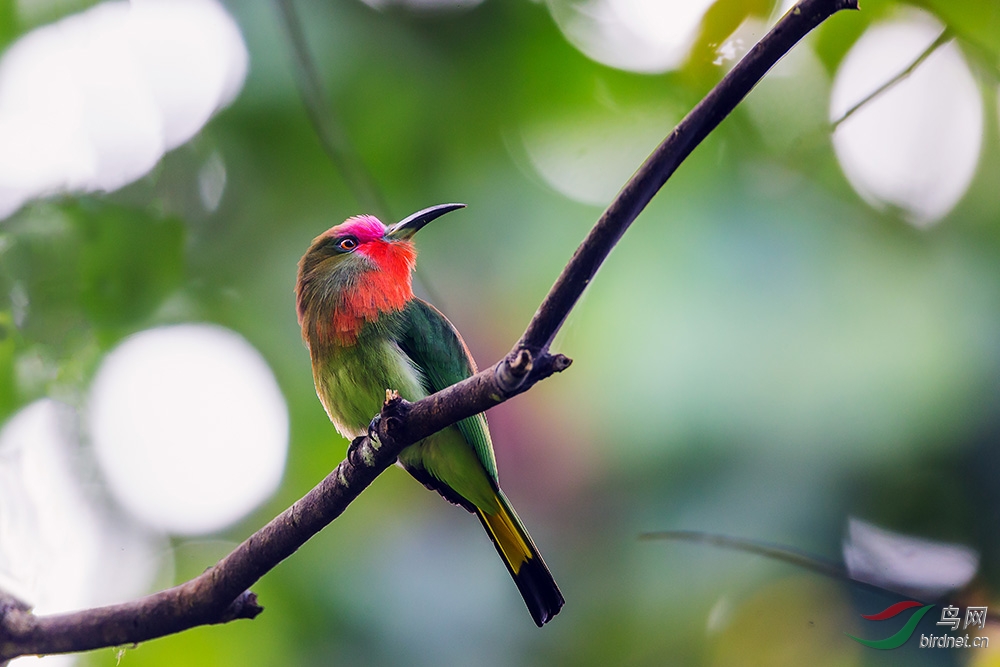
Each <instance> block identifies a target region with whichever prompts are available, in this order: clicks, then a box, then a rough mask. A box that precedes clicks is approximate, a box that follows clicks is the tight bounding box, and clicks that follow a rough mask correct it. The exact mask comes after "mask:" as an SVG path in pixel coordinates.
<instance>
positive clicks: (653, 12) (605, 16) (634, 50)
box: [548, 0, 712, 74]
mask: <svg viewBox="0 0 1000 667" xmlns="http://www.w3.org/2000/svg"><path fill="white" fill-rule="evenodd" d="M548 5H549V11H550V12H551V13H552V18H553V19H555V22H556V24H557V25H558V26H559V29H560V30H561V31H562V33H563V35H565V36H566V39H568V40H569V41H570V43H572V44H573V46H575V47H576V48H578V49H579V50H580V51H582V52H583V53H584V54H586V55H587V57H588V58H591V59H592V60H596V61H597V62H599V63H602V64H604V65H608V66H609V67H615V68H618V69H623V70H628V71H630V72H643V73H649V74H653V73H659V72H666V71H668V70H672V69H676V68H677V67H679V66H680V65H681V64H682V63H683V62H684V60H685V58H687V55H688V52H689V51H690V50H691V46H692V45H693V44H694V40H695V36H696V35H697V33H698V27H699V26H700V25H701V20H702V18H703V17H704V16H705V12H706V11H708V9H709V7H711V6H712V2H711V1H710V0H548Z"/></svg>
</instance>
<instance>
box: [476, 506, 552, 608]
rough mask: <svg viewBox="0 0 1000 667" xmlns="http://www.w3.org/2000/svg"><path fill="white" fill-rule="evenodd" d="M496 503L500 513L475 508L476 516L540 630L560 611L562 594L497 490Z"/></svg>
mask: <svg viewBox="0 0 1000 667" xmlns="http://www.w3.org/2000/svg"><path fill="white" fill-rule="evenodd" d="M497 500H498V501H499V503H498V507H499V508H500V509H499V511H498V512H497V513H496V514H488V513H486V512H484V511H483V510H481V509H478V508H476V516H478V517H479V520H480V521H481V522H482V524H483V527H484V528H485V529H486V532H487V534H489V536H490V539H491V540H493V546H495V547H496V548H497V553H499V554H500V558H502V559H503V562H504V565H506V566H507V571H508V572H510V576H511V577H512V578H513V579H514V584H515V585H516V586H517V590H518V591H520V593H521V597H523V598H524V603H525V604H526V605H528V611H529V612H531V618H532V619H533V620H534V621H535V625H537V626H538V627H542V625H544V624H545V623H548V622H549V621H550V620H552V617H553V616H555V615H556V614H558V613H559V610H560V609H561V608H562V606H563V596H562V593H560V592H559V587H558V586H556V582H555V579H553V578H552V574H551V573H550V572H549V568H547V567H545V562H544V561H543V560H542V556H541V554H539V553H538V549H536V548H535V544H534V542H532V541H531V536H530V535H528V531H526V530H525V529H524V524H522V523H521V520H520V519H518V518H517V514H516V513H515V512H514V508H512V507H511V506H510V503H509V502H507V498H506V497H504V495H503V492H502V491H500V490H499V489H498V490H497Z"/></svg>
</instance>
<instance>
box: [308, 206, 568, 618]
mask: <svg viewBox="0 0 1000 667" xmlns="http://www.w3.org/2000/svg"><path fill="white" fill-rule="evenodd" d="M464 207H465V205H464V204H441V205H438V206H432V207H430V208H426V209H423V210H421V211H417V212H416V213H414V214H413V215H410V216H408V217H406V218H405V219H403V220H401V221H400V222H397V223H395V224H392V225H389V226H386V225H384V224H383V223H382V222H381V221H380V220H379V219H378V218H377V217H375V216H373V215H358V216H353V217H350V218H348V219H347V220H345V221H344V222H343V223H341V224H339V225H336V226H334V227H331V228H330V229H328V230H327V231H325V232H323V233H322V234H320V235H319V236H317V237H316V238H315V239H314V240H313V241H312V243H311V244H310V246H309V249H308V250H307V251H306V253H305V254H304V255H303V256H302V259H301V260H300V261H299V266H298V276H297V280H296V286H295V296H296V310H297V314H298V321H299V325H300V327H301V329H302V338H303V340H304V341H305V344H306V347H307V348H308V349H309V355H310V359H311V361H312V371H313V380H314V383H315V385H316V394H317V396H318V397H319V400H320V402H321V403H322V404H323V407H324V409H325V410H326V413H327V415H328V416H329V418H330V421H331V422H332V423H333V425H334V427H335V428H336V429H337V431H338V432H339V433H340V434H341V435H343V436H344V437H345V438H348V439H353V438H356V437H358V436H361V435H364V434H366V433H367V432H368V428H369V425H370V424H371V422H372V419H373V417H374V416H375V415H377V414H378V413H379V412H380V410H381V408H382V403H383V401H384V400H385V397H386V392H387V390H395V391H396V392H398V393H399V395H400V396H401V397H402V398H404V399H406V400H409V401H416V400H419V399H421V398H424V397H425V396H429V395H430V394H432V393H434V392H436V391H440V390H441V389H444V388H445V387H448V386H450V385H452V384H454V383H456V382H458V381H460V380H463V379H465V378H467V377H469V376H471V375H473V374H474V373H475V372H476V365H475V361H474V360H473V358H472V355H471V354H470V353H469V349H468V347H466V345H465V342H464V341H463V340H462V337H461V335H460V334H459V333H458V330H457V329H456V328H455V326H454V325H452V323H451V322H450V321H448V319H447V318H446V317H445V316H444V315H443V314H442V313H441V312H440V311H439V310H438V309H437V308H435V307H434V306H432V305H431V304H429V303H427V302H426V301H424V300H422V299H420V298H418V297H416V296H414V294H413V285H412V276H413V270H414V268H415V267H416V257H417V251H416V247H415V245H414V243H413V240H412V239H413V236H414V234H416V233H417V232H418V231H419V230H420V229H421V228H423V227H424V226H425V225H427V224H428V223H429V222H431V221H433V220H435V219H437V218H439V217H440V216H442V215H444V214H445V213H449V212H451V211H454V210H456V209H460V208H464ZM397 463H398V464H399V465H400V466H401V467H402V468H403V469H404V470H406V471H407V472H408V473H410V475H412V476H413V477H414V478H415V479H416V480H417V481H418V482H420V483H422V484H423V485H424V486H426V487H427V488H429V489H431V490H433V491H437V492H438V493H439V494H440V495H441V496H443V497H444V498H445V500H448V501H449V502H451V503H453V504H455V505H458V506H460V507H463V508H464V509H466V510H468V511H469V512H471V513H473V514H475V515H476V517H478V519H479V521H480V523H482V525H483V528H485V530H486V533H487V534H488V535H489V538H490V540H491V541H492V542H493V545H494V547H495V548H496V550H497V553H498V554H500V558H501V559H502V560H503V562H504V564H505V565H506V566H507V571H508V572H509V573H510V576H511V577H512V578H513V580H514V584H515V585H516V586H517V589H518V591H519V592H520V594H521V596H522V597H523V598H524V602H525V605H526V606H527V607H528V611H529V612H530V614H531V618H532V620H533V621H534V622H535V624H536V625H537V626H538V627H542V626H543V625H544V624H545V623H547V622H548V621H550V620H551V619H552V617H553V616H555V615H556V614H558V613H559V610H560V609H561V608H562V606H563V603H564V600H563V596H562V593H561V592H560V590H559V587H558V586H557V585H556V582H555V579H553V577H552V574H551V573H550V572H549V569H548V567H547V566H546V565H545V562H544V561H543V560H542V557H541V554H539V552H538V549H537V548H536V547H535V544H534V542H533V541H532V539H531V537H530V536H529V535H528V532H527V531H526V530H525V528H524V524H522V523H521V520H520V519H519V518H518V516H517V514H516V513H515V511H514V509H513V507H511V505H510V502H509V501H508V500H507V497H506V496H505V495H504V493H503V491H501V490H500V485H499V482H498V478H497V465H496V457H495V455H494V453H493V443H492V440H491V438H490V431H489V427H488V425H487V423H486V416H485V415H484V414H482V413H480V414H477V415H475V416H473V417H469V418H467V419H463V420H461V421H460V422H458V423H457V424H454V425H451V426H448V427H447V428H445V429H444V430H442V431H439V432H437V433H435V434H433V435H431V436H428V437H426V438H424V439H423V440H420V441H419V442H416V443H414V444H412V445H410V446H408V447H406V448H404V449H403V450H402V451H401V452H400V453H399V456H398V459H397Z"/></svg>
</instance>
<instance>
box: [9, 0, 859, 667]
mask: <svg viewBox="0 0 1000 667" xmlns="http://www.w3.org/2000/svg"><path fill="white" fill-rule="evenodd" d="M856 8H857V3H856V1H855V0H803V2H801V3H800V4H798V5H796V6H795V7H794V8H793V9H792V10H791V11H789V12H788V13H787V14H786V15H785V16H784V17H783V18H782V19H781V20H780V21H778V23H777V24H776V25H775V27H774V28H773V29H772V30H771V32H769V33H768V34H767V35H766V36H765V37H764V38H763V39H762V40H761V41H760V42H759V43H758V44H757V45H756V46H754V47H753V48H752V49H751V50H750V51H749V53H747V55H746V56H745V57H744V58H743V59H742V60H741V61H740V62H739V63H738V64H737V65H736V66H735V67H734V68H733V69H732V70H731V71H730V72H729V73H728V74H726V76H725V77H724V78H723V79H722V81H720V82H719V84H718V85H717V86H716V87H715V88H714V89H713V90H712V91H711V92H710V93H709V94H708V96H706V97H705V99H704V100H702V101H701V102H700V103H699V104H698V105H697V106H696V107H695V108H694V109H693V110H692V111H691V113H689V114H688V115H687V117H686V118H685V119H684V120H683V121H681V123H680V124H679V125H678V126H677V127H676V128H675V129H674V131H673V132H671V133H670V135H669V136H668V137H667V138H666V139H665V140H664V142H663V143H662V144H660V146H659V147H657V148H656V150H655V151H653V153H652V154H651V155H650V156H649V158H648V159H647V160H646V162H645V163H644V164H643V165H642V166H641V167H640V168H639V170H638V171H637V172H636V174H635V175H634V176H633V177H632V178H631V179H630V180H629V182H628V183H626V184H625V187H624V188H622V190H621V192H620V193H619V194H618V196H617V197H616V198H615V200H614V201H613V202H612V203H611V205H610V206H609V207H608V209H607V210H606V211H605V212H604V214H603V215H602V216H601V218H600V220H599V221H598V222H597V224H596V225H595V226H594V228H593V229H592V230H591V232H590V233H589V234H588V235H587V237H586V239H585V240H584V241H583V243H582V244H581V245H580V247H579V248H578V249H577V250H576V252H575V253H574V254H573V257H572V258H571V259H570V261H569V263H568V264H567V265H566V268H565V269H564V270H563V272H562V274H561V275H560V276H559V278H558V280H557V281H556V283H555V285H554V286H553V287H552V290H551V291H550V292H549V294H548V295H547V296H546V297H545V300H544V301H543V302H542V304H541V306H540V307H539V308H538V311H537V312H536V313H535V315H534V317H533V318H532V320H531V322H530V323H529V324H528V328H527V330H526V331H525V332H524V335H523V336H522V337H521V340H520V341H519V342H518V343H517V345H515V347H514V349H513V350H511V352H510V353H509V354H508V355H507V356H506V357H505V358H504V359H501V360H500V361H499V362H497V363H496V364H495V365H494V366H492V367H490V368H487V369H484V370H483V371H480V372H479V373H477V374H476V375H473V376H472V377H470V378H467V379H465V380H463V381H462V382H459V383H457V384H455V385H452V386H451V387H448V388H447V389H444V390H442V391H439V392H437V393H436V394H433V395H431V396H428V397H427V398H424V399H422V400H420V401H417V402H415V403H409V402H407V401H404V400H402V399H400V398H399V397H398V396H393V397H387V400H386V404H385V406H384V407H383V409H382V413H381V415H380V416H379V417H377V418H376V421H375V422H373V429H372V431H371V433H370V434H369V436H366V437H361V438H358V439H356V440H355V441H354V442H353V443H351V447H350V449H349V450H348V456H347V458H346V459H345V460H344V461H342V462H341V463H340V465H338V466H337V467H336V468H335V469H334V470H333V472H331V473H330V474H329V475H328V476H327V477H326V479H324V480H323V481H322V482H320V483H319V485H317V486H316V487H315V488H314V489H312V490H311V491H310V492H309V493H307V494H306V495H305V496H303V497H302V498H301V499H300V500H299V501H298V502H296V503H295V504H294V505H292V506H291V507H290V508H288V509H287V510H285V511H284V512H282V513H281V514H280V515H278V516H277V517H276V518H275V519H273V520H272V521H271V522H270V523H268V524H267V525H266V526H264V527H263V528H261V529H260V530H259V531H257V532H256V533H254V534H253V535H251V536H250V537H249V538H247V540H246V541H245V542H243V543H242V544H241V545H239V546H238V547H237V548H236V549H235V550H234V551H233V552H232V553H230V554H229V555H228V556H226V557H225V558H223V559H222V560H221V561H219V562H218V563H217V564H216V565H215V566H213V567H212V568H210V569H208V570H207V571H206V572H204V573H203V574H201V575H200V576H198V577H196V578H194V579H192V580H191V581H188V582H186V583H184V584H181V585H179V586H176V587H174V588H170V589H167V590H165V591H161V592H159V593H155V594H153V595H150V596H147V597H144V598H140V599H138V600H134V601H132V602H127V603H124V604H119V605H112V606H108V607H100V608H97V609H89V610H84V611H79V612H73V613H68V614H56V615H51V616H35V615H33V614H31V613H30V612H29V611H26V610H25V609H24V608H23V606H21V605H18V604H2V598H0V663H2V662H3V661H5V660H8V659H10V658H14V657H17V656H20V655H33V654H50V653H68V652H74V651H84V650H89V649H94V648H100V647H106V646H117V645H121V644H132V643H137V642H141V641H146V640H149V639H153V638H155V637H161V636H164V635H167V634H172V633H175V632H180V631H182V630H185V629H187V628H191V627H194V626H197V625H206V624H212V623H224V622H227V621H230V620H233V619H236V618H253V617H254V616H256V615H257V614H258V613H260V611H261V607H260V606H259V605H257V602H256V598H255V596H254V595H253V594H252V593H249V592H248V591H247V589H248V588H249V587H250V586H252V585H253V584H254V583H255V582H256V581H257V580H259V579H260V578H261V577H262V576H263V575H264V574H266V573H267V572H268V571H270V570H271V569H272V568H274V567H275V566H276V565H277V564H278V563H280V562H281V561H282V560H284V559H285V558H287V557H288V556H290V555H291V554H292V553H294V552H295V551H296V550H297V549H298V548H299V547H300V546H302V545H303V544H305V542H306V541H307V540H308V539H309V538H311V537H312V536H313V535H315V534H316V533H317V532H319V531H320V530H322V529H323V528H324V527H325V526H326V525H328V524H329V523H330V522H332V521H333V520H334V519H336V518H337V517H338V516H340V514H341V513H343V511H344V510H345V509H346V508H347V506H348V505H349V504H350V503H351V502H352V501H353V500H354V499H355V498H357V497H358V495H359V494H360V493H361V492H362V491H363V490H364V489H365V488H366V487H367V486H368V485H369V484H371V482H372V481H373V480H374V479H375V478H376V477H377V476H378V475H379V474H381V473H382V471H383V470H385V469H386V468H387V467H389V466H390V465H392V463H393V462H394V461H395V460H396V456H397V455H398V454H399V452H400V450H402V449H403V448H404V447H406V446H407V445H410V444H412V443H414V442H416V441H418V440H420V439H422V438H424V437H426V436H428V435H430V434H432V433H434V432H436V431H439V430H441V429H442V428H445V427H446V426H448V425H450V424H453V423H455V422H456V421H458V420H460V419H463V418H465V417H470V416H472V415H474V414H476V413H479V412H483V411H485V410H487V409H488V408H491V407H493V406H495V405H498V404H499V403H502V402H504V401H506V400H508V399H510V398H512V397H513V396H516V395H517V394H520V393H523V392H525V391H527V390H528V389H530V388H531V387H532V386H534V385H535V383H537V382H539V381H540V380H543V379H545V378H547V377H549V376H550V375H552V374H554V373H557V372H560V371H562V370H564V369H565V368H567V367H568V366H569V364H570V360H569V359H567V358H566V357H564V356H563V355H560V354H556V355H553V354H550V353H549V351H548V348H549V345H550V343H551V342H552V338H553V337H554V336H555V334H556V332H557V331H558V330H559V328H560V327H561V326H562V323H563V322H564V321H565V320H566V317H567V316H568V315H569V313H570V311H571V310H572V309H573V306H574V305H575V304H576V301H577V300H578V299H579V297H580V295H581V294H582V293H583V290H584V289H585V288H586V286H587V285H588V284H589V283H590V280H591V279H592V278H593V277H594V274H596V272H597V269H598V268H599V267H600V265H601V263H602V262H603V261H604V259H605V258H606V257H607V256H608V254H609V253H610V252H611V250H612V249H613V248H614V246H615V244H616V243H617V242H618V240H619V239H620V238H621V237H622V235H623V234H624V233H625V231H626V230H627V229H628V227H629V225H630V224H632V222H633V221H634V220H635V218H636V217H637V216H638V215H639V213H640V212H641V211H642V209H643V208H645V206H646V204H648V203H649V201H650V200H651V199H652V198H653V196H654V195H655V194H656V192H657V191H658V190H659V189H660V188H661V187H662V186H663V184H664V183H665V182H666V180H667V179H668V178H669V177H670V175H671V174H672V173H673V172H674V171H675V170H676V169H677V167H678V166H679V165H680V164H681V162H683V160H684V159H685V158H686V157H687V156H688V155H689V154H690V153H691V151H692V150H694V148H695V147H696V146H697V145H698V144H699V143H700V142H701V141H702V140H703V139H704V138H705V137H706V136H708V134H709V133H710V132H711V131H712V130H713V129H714V128H715V127H716V126H717V125H718V124H719V123H720V122H721V121H722V119H723V118H725V117H726V116H727V115H728V114H729V113H730V112H731V111H732V110H733V109H734V108H735V107H736V105H737V104H739V102H740V101H741V100H742V99H743V98H744V97H745V96H746V95H747V93H748V92H750V90H751V89H752V88H753V86H754V85H756V83H757V82H758V81H760V79H761V78H762V77H763V76H764V74H766V73H767V71H768V70H769V69H770V68H771V67H772V66H773V65H774V64H775V63H776V62H777V61H778V60H779V59H780V58H781V57H782V56H783V55H784V54H785V53H787V52H788V51H789V50H790V49H791V48H792V47H793V46H794V45H795V44H796V43H797V42H798V41H799V40H800V39H802V37H804V36H805V35H806V34H808V33H809V32H810V31H811V30H812V29H813V28H815V27H816V26H818V25H819V24H821V23H822V22H823V21H825V20H826V19H827V18H829V17H830V16H832V15H833V14H835V13H836V12H838V11H840V10H842V9H856Z"/></svg>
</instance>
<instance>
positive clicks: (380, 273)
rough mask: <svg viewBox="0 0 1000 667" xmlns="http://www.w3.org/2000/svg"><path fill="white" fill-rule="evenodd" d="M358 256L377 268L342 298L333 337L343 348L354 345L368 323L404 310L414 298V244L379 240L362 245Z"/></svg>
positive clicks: (415, 254) (415, 258)
mask: <svg viewBox="0 0 1000 667" xmlns="http://www.w3.org/2000/svg"><path fill="white" fill-rule="evenodd" d="M357 252H358V253H360V254H362V255H364V256H365V257H367V258H368V259H369V260H370V261H371V263H372V264H373V265H374V266H373V268H372V270H370V271H365V272H363V273H362V274H360V276H359V277H358V281H357V283H356V284H355V285H354V286H353V288H352V289H347V290H344V291H343V293H342V294H341V295H340V299H339V302H338V304H337V307H336V309H335V310H334V313H333V337H334V340H335V341H336V342H337V343H338V344H340V345H351V344H353V343H354V342H355V341H356V340H357V338H358V334H359V333H360V332H361V328H362V327H363V326H364V325H365V323H367V322H374V321H375V320H377V319H378V318H379V316H380V315H383V314H385V313H392V312H396V311H399V310H402V309H403V307H404V306H405V305H406V304H407V302H408V301H410V299H412V298H413V286H412V282H411V274H412V272H413V268H414V267H415V266H416V263H417V251H416V248H414V246H413V244H412V243H411V242H409V241H385V240H383V239H377V240H373V241H368V242H367V243H362V244H361V246H359V247H358V249H357Z"/></svg>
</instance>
